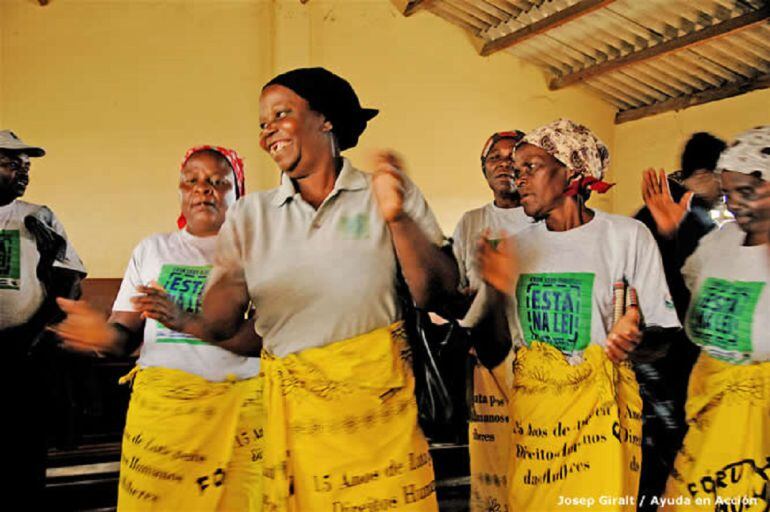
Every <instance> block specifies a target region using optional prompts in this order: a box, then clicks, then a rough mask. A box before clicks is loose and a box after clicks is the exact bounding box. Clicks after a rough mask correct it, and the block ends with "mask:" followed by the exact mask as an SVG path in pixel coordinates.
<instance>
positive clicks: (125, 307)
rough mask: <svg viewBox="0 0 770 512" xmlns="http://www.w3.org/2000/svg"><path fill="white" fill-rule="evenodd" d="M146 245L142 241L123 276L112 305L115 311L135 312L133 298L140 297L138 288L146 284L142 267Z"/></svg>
mask: <svg viewBox="0 0 770 512" xmlns="http://www.w3.org/2000/svg"><path fill="white" fill-rule="evenodd" d="M146 243H147V242H146V241H142V242H141V243H140V244H139V245H137V246H136V248H135V249H134V251H133V252H132V253H131V259H130V260H129V262H128V266H127V267H126V272H125V273H124V274H123V281H121V283H120V289H119V290H118V295H117V297H115V302H114V303H113V304H112V310H113V311H132V312H133V311H135V309H134V305H133V304H131V298H132V297H135V296H137V295H139V294H138V293H137V291H136V287H137V286H139V285H142V284H146V283H144V282H143V280H142V266H143V262H144V253H145V245H146Z"/></svg>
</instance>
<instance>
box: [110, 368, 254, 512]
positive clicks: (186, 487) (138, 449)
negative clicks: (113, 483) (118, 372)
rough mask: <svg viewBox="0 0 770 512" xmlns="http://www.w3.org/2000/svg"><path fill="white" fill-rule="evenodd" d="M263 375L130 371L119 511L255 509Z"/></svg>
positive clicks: (161, 370)
mask: <svg viewBox="0 0 770 512" xmlns="http://www.w3.org/2000/svg"><path fill="white" fill-rule="evenodd" d="M263 418H264V411H263V408H262V379H261V378H259V377H255V378H251V379H246V380H241V381H226V382H210V381H207V380H206V379H203V378H201V377H199V376H197V375H193V374H190V373H187V372H183V371H180V370H172V369H168V368H144V369H141V370H138V371H136V373H135V378H134V383H133V391H132V396H131V403H130V405H129V408H128V416H127V418H126V428H125V431H124V433H123V446H122V449H121V462H120V484H119V490H118V510H120V511H121V512H124V511H131V510H137V511H140V510H141V511H148V510H158V511H161V510H162V511H167V510H195V511H245V512H258V511H260V510H262V506H261V505H262V492H261V481H262V446H263V431H262V422H263Z"/></svg>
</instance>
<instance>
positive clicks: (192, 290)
mask: <svg viewBox="0 0 770 512" xmlns="http://www.w3.org/2000/svg"><path fill="white" fill-rule="evenodd" d="M215 248H216V237H196V236H193V235H191V234H190V233H188V232H187V230H180V231H177V232H174V233H164V234H158V235H153V236H150V237H148V238H145V239H144V240H142V241H141V242H140V243H139V245H138V246H137V247H136V249H134V252H133V254H132V256H131V261H129V263H128V268H126V274H125V276H124V277H123V282H122V283H121V285H120V291H119V292H118V296H117V298H116V299H115V303H114V304H113V306H112V309H113V311H134V308H133V306H132V304H131V298H132V297H134V296H136V295H138V294H137V292H136V287H137V286H139V285H140V284H142V285H148V284H149V283H150V282H152V281H156V282H158V283H159V284H160V285H161V286H163V288H164V289H165V290H166V291H167V292H168V293H169V294H171V295H172V296H173V297H174V300H175V301H176V302H177V304H179V305H180V306H181V307H183V308H184V309H186V310H188V311H198V310H199V308H200V304H201V297H202V293H203V288H204V286H205V284H206V280H207V279H208V275H209V271H210V270H211V263H212V261H213V258H214V252H215ZM137 364H138V365H139V366H141V367H163V368H171V369H175V370H182V371H185V372H188V373H192V374H194V375H198V376H200V377H203V378H204V379H207V380H209V381H213V382H221V381H223V380H226V379H227V378H228V376H229V375H232V376H234V377H235V378H237V379H245V378H249V377H252V376H254V375H256V374H258V373H259V358H255V357H244V356H239V355H236V354H233V353H232V352H229V351H227V350H225V349H222V348H219V347H216V346H214V345H210V344H208V343H205V342H203V341H201V340H198V339H196V338H193V337H192V336H189V335H187V334H184V333H180V332H176V331H172V330H171V329H169V328H167V327H165V326H164V325H163V324H161V323H159V322H156V321H155V320H150V319H148V320H147V321H145V326H144V343H143V344H142V348H141V351H140V354H139V361H138V362H137Z"/></svg>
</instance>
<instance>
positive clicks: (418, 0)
mask: <svg viewBox="0 0 770 512" xmlns="http://www.w3.org/2000/svg"><path fill="white" fill-rule="evenodd" d="M432 1H433V0H392V2H393V4H394V5H395V6H396V8H397V9H398V10H399V11H400V12H401V14H403V15H404V16H411V15H412V14H414V13H415V12H417V11H418V10H420V9H423V8H425V7H427V6H428V5H429V4H430V3H431V2H432Z"/></svg>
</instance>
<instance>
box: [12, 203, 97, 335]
mask: <svg viewBox="0 0 770 512" xmlns="http://www.w3.org/2000/svg"><path fill="white" fill-rule="evenodd" d="M28 215H35V217H37V218H38V219H40V220H42V221H44V223H45V224H46V225H47V226H48V227H49V228H51V229H52V230H53V231H55V232H56V233H58V234H59V235H61V237H62V238H64V240H65V241H66V242H67V245H66V247H65V249H64V252H63V254H61V255H60V257H57V259H56V260H55V261H54V263H53V265H54V266H55V267H61V268H66V269H70V270H74V271H77V272H82V273H83V274H85V272H86V269H85V267H84V266H83V263H82V262H81V261H80V258H79V257H78V255H77V253H76V252H75V248H74V247H72V244H70V243H69V240H68V239H67V233H65V231H64V227H63V226H62V225H61V223H60V222H59V219H57V218H56V216H55V215H54V214H53V212H52V211H51V210H49V209H48V208H47V207H45V206H41V205H37V204H30V203H27V202H25V201H20V200H15V201H12V202H11V203H9V204H7V205H5V206H0V329H7V328H10V327H16V326H19V325H22V324H24V323H25V322H27V321H28V320H29V319H30V318H31V317H32V316H33V315H34V314H35V312H36V311H37V310H38V308H39V307H40V305H41V304H42V303H43V300H44V299H45V289H44V287H43V283H41V282H40V280H39V279H38V277H37V265H38V263H39V262H40V253H39V252H38V249H37V243H36V242H35V237H34V236H33V235H32V233H31V232H30V231H29V230H28V229H27V227H26V226H25V225H24V218H25V217H27V216H28Z"/></svg>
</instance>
